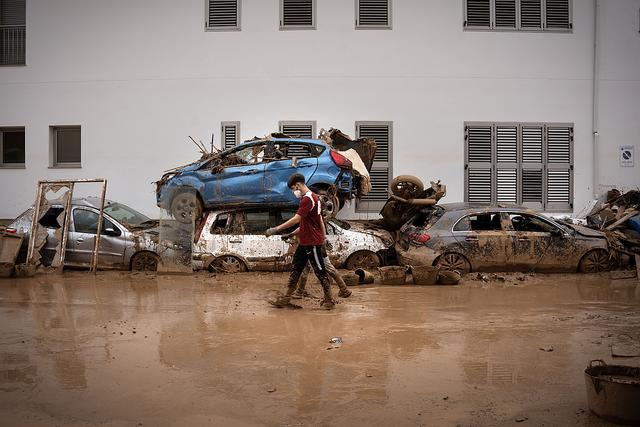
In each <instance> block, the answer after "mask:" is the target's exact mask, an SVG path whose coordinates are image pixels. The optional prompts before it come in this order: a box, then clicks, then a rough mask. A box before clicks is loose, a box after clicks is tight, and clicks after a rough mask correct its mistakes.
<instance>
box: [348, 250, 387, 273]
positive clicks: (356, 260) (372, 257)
mask: <svg viewBox="0 0 640 427" xmlns="http://www.w3.org/2000/svg"><path fill="white" fill-rule="evenodd" d="M381 264H382V263H381V262H380V257H379V256H378V254H376V253H375V252H371V251H356V252H354V253H352V254H351V255H349V258H347V261H346V262H345V263H344V266H345V267H346V268H347V270H355V269H356V268H362V269H364V270H373V269H374V268H378V267H380V265H381Z"/></svg>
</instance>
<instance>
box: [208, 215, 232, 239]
mask: <svg viewBox="0 0 640 427" xmlns="http://www.w3.org/2000/svg"><path fill="white" fill-rule="evenodd" d="M228 224H229V214H228V213H222V214H218V216H216V219H215V221H213V224H211V234H225V232H226V230H227V225H228Z"/></svg>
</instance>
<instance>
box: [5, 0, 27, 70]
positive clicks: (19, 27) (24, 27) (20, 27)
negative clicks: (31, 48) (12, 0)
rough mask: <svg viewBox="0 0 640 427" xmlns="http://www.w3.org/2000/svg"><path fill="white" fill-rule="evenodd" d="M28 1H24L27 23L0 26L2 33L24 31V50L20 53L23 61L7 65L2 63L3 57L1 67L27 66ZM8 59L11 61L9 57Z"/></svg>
mask: <svg viewBox="0 0 640 427" xmlns="http://www.w3.org/2000/svg"><path fill="white" fill-rule="evenodd" d="M26 3H27V2H26V0H24V1H23V6H24V16H25V22H23V23H22V24H19V23H18V24H6V25H2V24H0V31H2V30H4V29H14V30H22V34H21V37H20V39H21V42H22V46H21V47H22V49H21V52H20V53H19V55H20V56H19V57H18V58H19V59H22V62H19V61H13V62H7V63H2V61H1V60H2V59H3V58H2V57H0V67H24V66H26V65H27V23H26V13H27V11H26V8H27V4H26ZM7 59H9V57H7Z"/></svg>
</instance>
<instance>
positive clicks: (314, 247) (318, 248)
mask: <svg viewBox="0 0 640 427" xmlns="http://www.w3.org/2000/svg"><path fill="white" fill-rule="evenodd" d="M287 186H288V187H289V189H290V190H291V191H293V194H295V196H296V197H297V198H298V199H300V206H299V207H298V211H297V212H296V214H295V215H294V216H293V217H292V218H291V219H289V220H288V221H286V222H284V223H282V224H280V225H278V226H276V227H272V228H269V229H268V230H267V231H266V233H265V234H266V235H267V236H272V235H274V234H276V233H278V232H279V231H281V230H286V229H288V228H290V227H293V226H294V225H296V224H300V230H299V232H298V233H297V235H298V240H299V242H300V244H299V245H298V248H297V249H296V252H295V253H294V254H293V262H292V267H291V275H290V276H289V283H288V285H287V292H286V294H285V295H284V296H281V297H279V298H278V299H277V300H276V301H275V304H274V305H275V306H277V307H285V306H286V305H288V304H289V302H290V300H291V295H292V294H293V293H294V292H295V290H296V285H297V284H298V279H300V276H301V275H302V271H303V270H304V268H305V266H306V265H307V263H310V264H311V267H312V268H313V272H314V273H315V275H316V277H317V278H318V280H319V281H320V285H322V292H323V294H324V298H323V300H322V307H323V308H326V309H327V310H331V309H332V308H334V302H333V297H332V296H331V287H330V282H329V276H328V274H327V269H326V267H325V264H324V257H323V255H322V245H323V244H324V239H325V229H324V221H323V220H322V215H321V213H320V212H321V210H320V199H319V198H318V195H317V194H315V193H313V192H312V191H311V190H309V188H308V187H307V186H306V184H305V179H304V175H302V174H299V173H296V174H293V175H291V177H290V178H289V181H287Z"/></svg>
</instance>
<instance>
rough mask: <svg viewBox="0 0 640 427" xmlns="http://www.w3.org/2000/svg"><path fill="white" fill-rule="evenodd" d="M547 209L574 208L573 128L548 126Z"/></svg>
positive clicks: (561, 209) (562, 209) (563, 209)
mask: <svg viewBox="0 0 640 427" xmlns="http://www.w3.org/2000/svg"><path fill="white" fill-rule="evenodd" d="M546 136H547V150H546V151H547V176H546V187H547V203H546V207H545V210H547V211H565V210H570V209H572V208H573V188H572V187H573V152H572V151H573V148H572V147H573V128H572V127H570V126H557V125H552V126H547V127H546Z"/></svg>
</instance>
